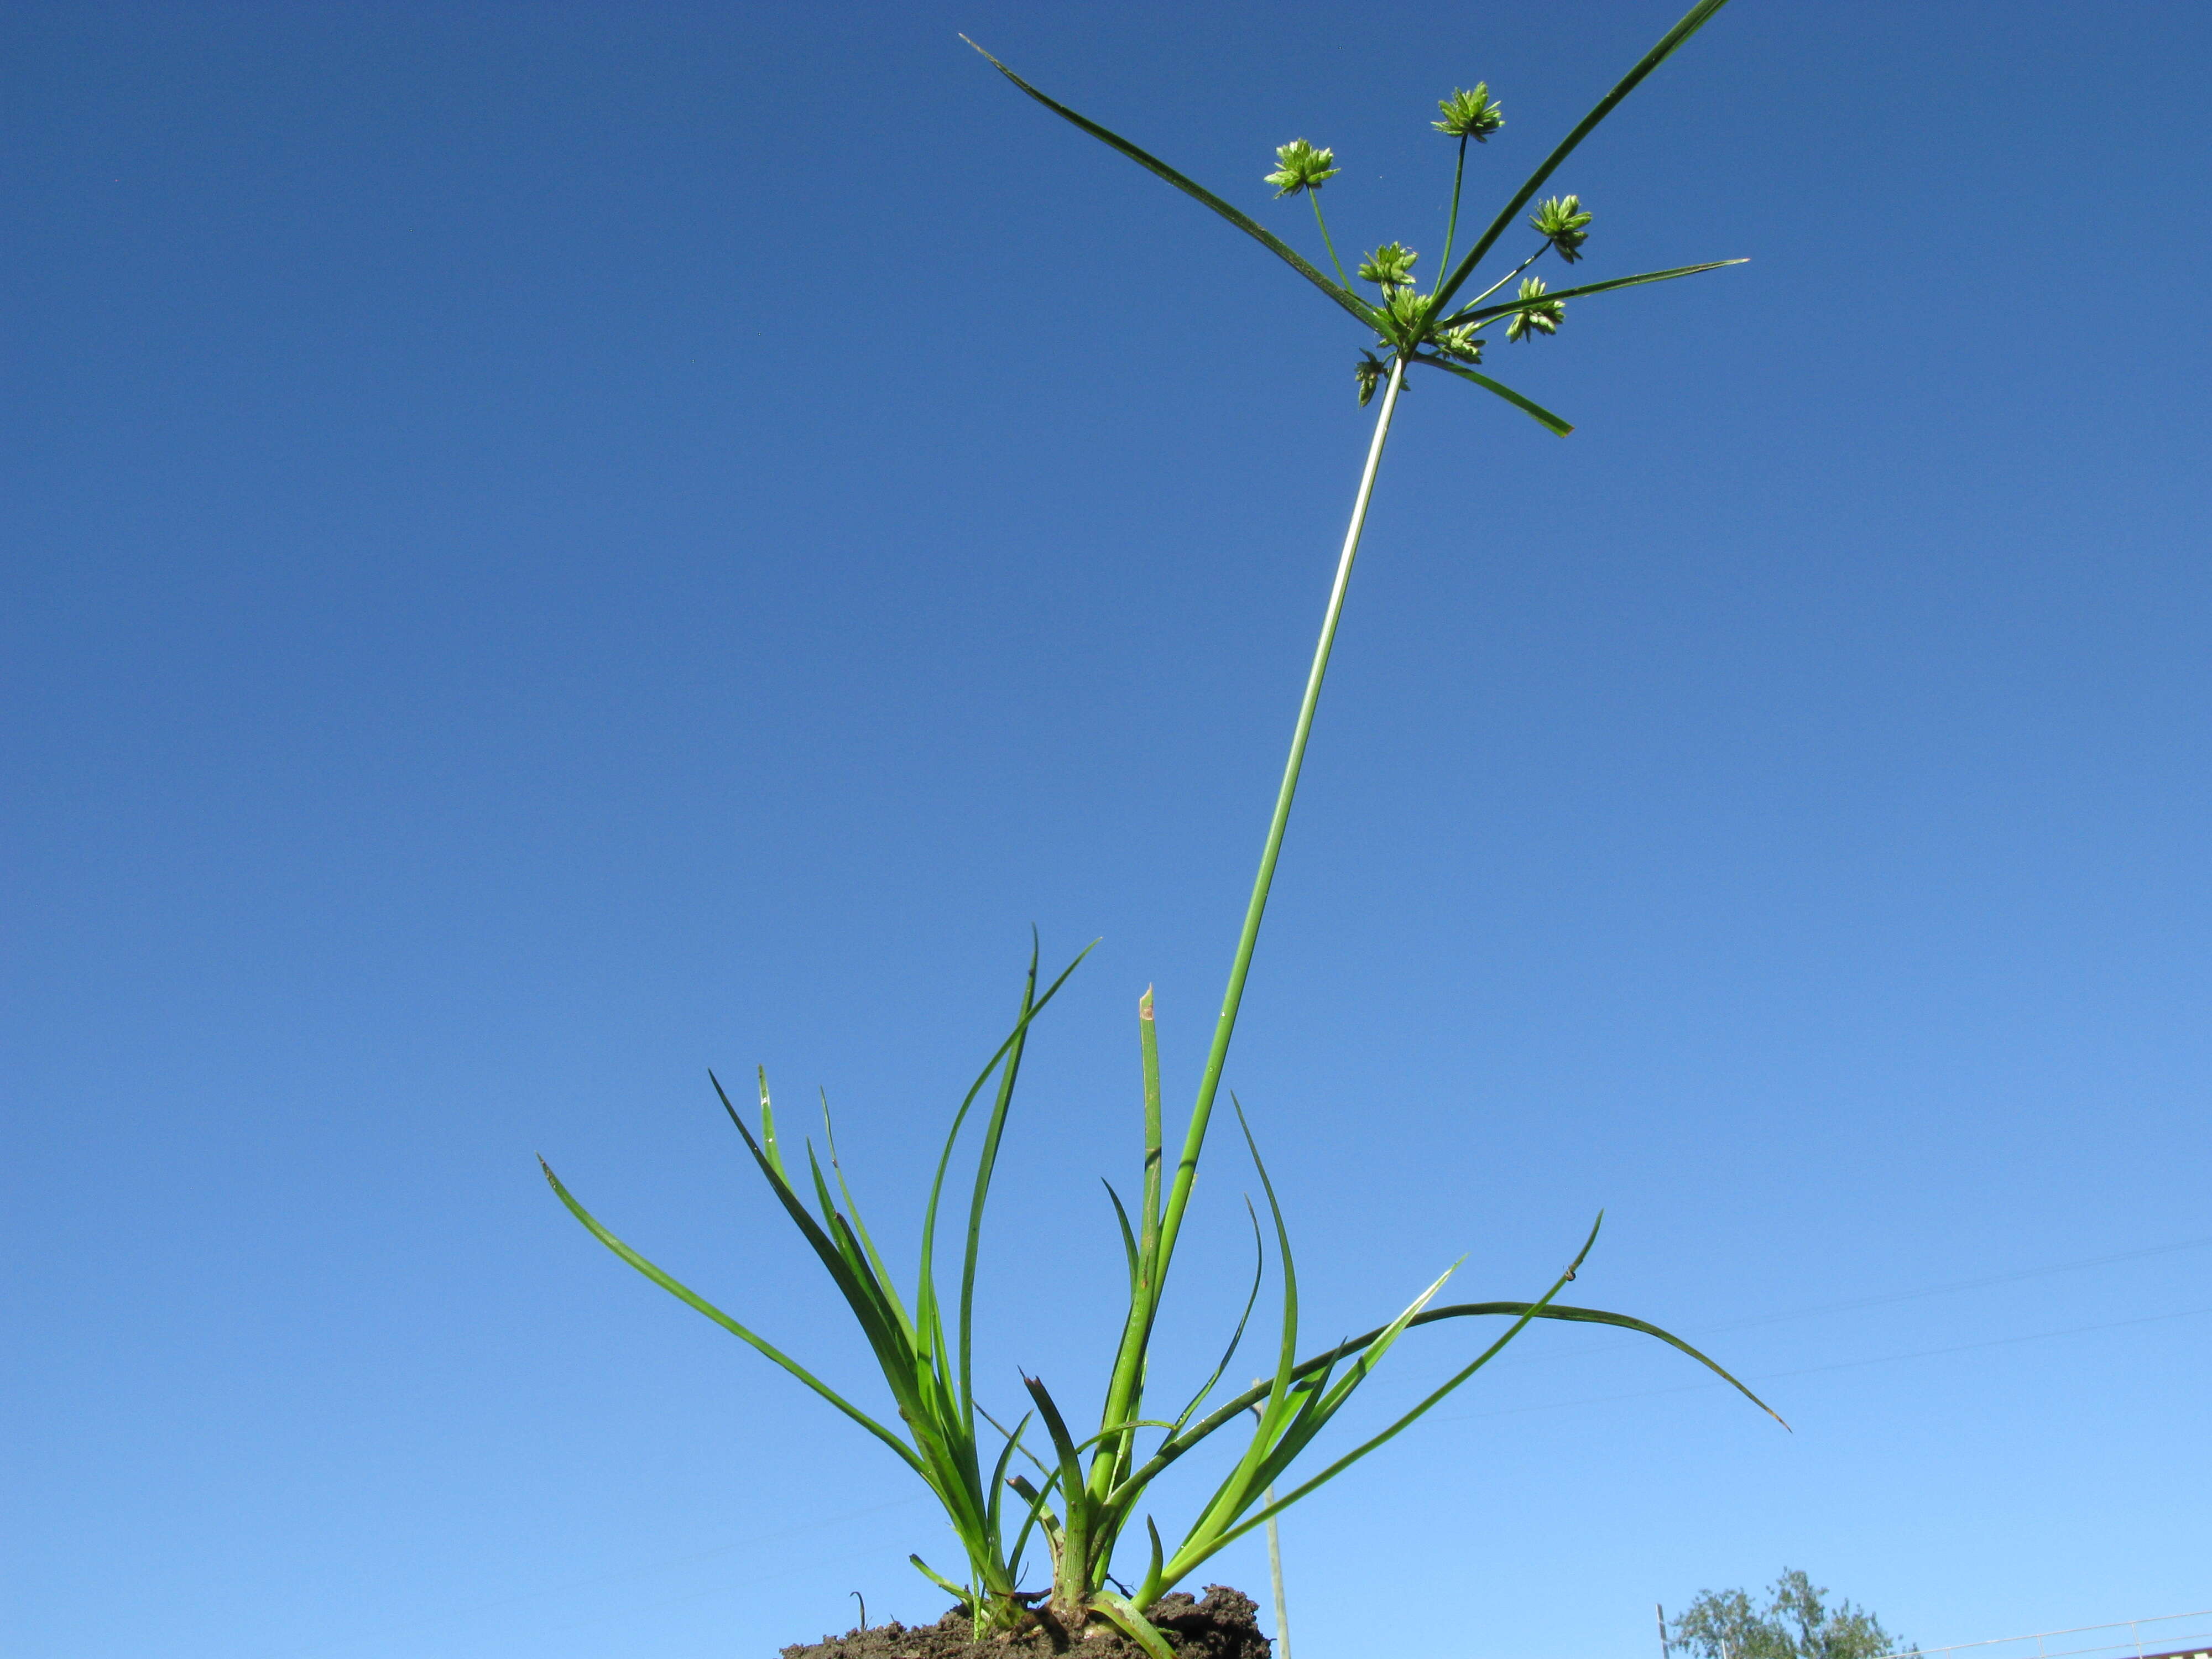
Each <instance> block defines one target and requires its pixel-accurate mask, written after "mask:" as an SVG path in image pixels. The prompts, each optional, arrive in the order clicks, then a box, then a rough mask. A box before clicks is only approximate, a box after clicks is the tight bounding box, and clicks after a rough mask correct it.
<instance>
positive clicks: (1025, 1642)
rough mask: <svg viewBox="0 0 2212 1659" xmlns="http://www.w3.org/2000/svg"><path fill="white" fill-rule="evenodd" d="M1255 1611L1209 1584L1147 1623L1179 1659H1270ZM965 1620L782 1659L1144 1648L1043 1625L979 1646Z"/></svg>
mask: <svg viewBox="0 0 2212 1659" xmlns="http://www.w3.org/2000/svg"><path fill="white" fill-rule="evenodd" d="M1259 1612H1260V1609H1259V1608H1258V1607H1255V1606H1254V1605H1253V1601H1252V1598H1251V1597H1250V1596H1249V1595H1245V1594H1244V1593H1243V1591H1242V1590H1233V1589H1230V1588H1229V1587H1228V1586H1227V1585H1225V1584H1208V1585H1207V1586H1206V1599H1205V1600H1204V1601H1195V1600H1194V1599H1193V1598H1191V1597H1190V1596H1188V1595H1184V1594H1183V1593H1182V1591H1180V1590H1176V1591H1175V1592H1173V1593H1171V1594H1170V1595H1164V1596H1162V1597H1161V1598H1160V1599H1159V1600H1158V1601H1156V1602H1154V1603H1153V1604H1152V1607H1151V1608H1150V1609H1149V1610H1148V1611H1147V1613H1146V1616H1147V1617H1148V1618H1150V1619H1151V1620H1152V1623H1153V1624H1155V1625H1157V1626H1159V1630H1160V1633H1161V1634H1162V1635H1163V1636H1165V1637H1166V1638H1168V1645H1169V1646H1170V1647H1171V1648H1173V1649H1174V1650H1176V1655H1177V1656H1178V1659H1268V1656H1269V1651H1270V1648H1269V1644H1268V1641H1267V1638H1266V1637H1265V1636H1262V1635H1261V1633H1260V1621H1259ZM970 1629H971V1626H969V1621H968V1615H967V1614H966V1613H963V1612H962V1611H961V1610H960V1609H959V1608H957V1607H955V1608H953V1609H952V1611H951V1612H950V1613H946V1614H945V1617H943V1618H942V1619H940V1620H938V1621H937V1622H936V1623H935V1624H933V1625H910V1626H909V1625H902V1624H900V1623H899V1622H898V1621H897V1620H892V1621H891V1622H890V1624H888V1625H871V1626H869V1627H868V1628H867V1629H866V1630H848V1631H847V1632H845V1633H844V1634H843V1635H842V1636H825V1637H823V1638H822V1639H821V1640H820V1641H819V1642H817V1643H815V1644H812V1645H811V1646H796V1645H794V1646H792V1647H787V1648H786V1649H785V1650H783V1659H1045V1656H1048V1655H1050V1654H1054V1653H1066V1652H1073V1654H1074V1655H1075V1656H1076V1659H1145V1653H1144V1650H1143V1649H1142V1648H1139V1646H1137V1644H1135V1643H1133V1642H1132V1641H1130V1640H1129V1638H1127V1637H1126V1636H1124V1635H1122V1634H1121V1632H1119V1631H1117V1630H1115V1629H1114V1628H1113V1627H1112V1626H1109V1625H1103V1624H1093V1625H1091V1626H1088V1627H1087V1628H1085V1629H1084V1630H1082V1631H1079V1632H1074V1633H1073V1640H1072V1641H1071V1640H1070V1639H1069V1635H1068V1633H1067V1632H1061V1631H1059V1630H1057V1629H1054V1628H1053V1627H1051V1626H1045V1625H1037V1626H1032V1627H1031V1628H1030V1629H1029V1630H1026V1631H1021V1632H1008V1633H1006V1635H1002V1636H995V1637H992V1638H988V1639H987V1640H984V1641H981V1642H978V1641H975V1640H973V1639H972V1638H971V1637H970V1634H969V1632H970Z"/></svg>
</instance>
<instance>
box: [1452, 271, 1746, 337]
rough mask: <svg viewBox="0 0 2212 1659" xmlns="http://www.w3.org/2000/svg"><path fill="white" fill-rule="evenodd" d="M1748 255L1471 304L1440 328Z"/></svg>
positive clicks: (1609, 290)
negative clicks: (1532, 295) (1535, 295)
mask: <svg viewBox="0 0 2212 1659" xmlns="http://www.w3.org/2000/svg"><path fill="white" fill-rule="evenodd" d="M1750 263H1751V261H1750V260H1748V259H1708V260H1706V261H1705V264H1701V265H1676V266H1675V267H1674V269H1673V270H1645V271H1639V272H1638V274H1637V275H1635V276H1614V277H1612V278H1609V279H1608V280H1607V281H1605V282H1602V283H1583V285H1582V286H1581V287H1580V288H1561V289H1548V290H1547V291H1546V293H1545V294H1544V295H1543V296H1542V298H1541V299H1529V300H1506V301H1500V302H1499V303H1498V304H1497V305H1494V306H1471V307H1468V309H1467V310H1465V311H1455V312H1454V313H1452V314H1451V315H1450V316H1449V317H1447V318H1445V319H1443V321H1442V322H1440V323H1438V324H1437V327H1438V328H1457V327H1460V326H1462V325H1465V324H1468V323H1486V322H1488V321H1489V320H1490V319H1492V318H1493V317H1504V316H1508V315H1510V313H1514V312H1516V311H1526V310H1528V309H1529V308H1530V307H1532V306H1536V305H1550V304H1551V303H1552V302H1553V301H1557V300H1579V299H1582V298H1583V297H1584V296H1586V295H1592V294H1610V293H1612V292H1613V289H1617V288H1637V287H1640V286H1641V285H1642V284H1644V283H1669V282H1672V281H1674V278H1676V277H1677V276H1698V275H1699V274H1700V273H1701V272H1704V271H1708V270H1726V269H1727V268H1728V267H1729V266H1730V265H1747V264H1750Z"/></svg>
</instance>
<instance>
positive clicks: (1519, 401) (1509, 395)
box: [1410, 357, 1575, 438]
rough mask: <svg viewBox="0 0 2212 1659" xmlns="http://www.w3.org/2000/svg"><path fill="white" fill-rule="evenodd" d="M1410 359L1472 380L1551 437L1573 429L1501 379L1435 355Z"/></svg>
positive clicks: (1564, 434)
mask: <svg viewBox="0 0 2212 1659" xmlns="http://www.w3.org/2000/svg"><path fill="white" fill-rule="evenodd" d="M1410 361H1412V362H1417V363H1425V364H1427V365H1428V366H1429V367H1430V368H1441V369H1442V370H1443V372H1444V373H1445V374H1456V375H1458V376H1459V377H1460V379H1461V380H1472V381H1474V384H1475V385H1477V386H1480V387H1481V388H1482V389H1483V390H1484V391H1485V392H1492V393H1494V394H1496V395H1497V396H1498V397H1500V398H1504V399H1505V401H1506V402H1507V403H1509V404H1512V405H1513V407H1514V408H1516V409H1517V410H1520V411H1521V412H1522V414H1523V415H1526V416H1528V418H1529V419H1530V420H1532V421H1534V422H1536V424H1537V425H1539V426H1541V427H1542V428H1544V429H1545V430H1546V431H1547V432H1549V433H1550V434H1552V435H1553V437H1557V438H1564V437H1565V436H1566V435H1568V434H1569V433H1570V432H1572V431H1573V430H1574V429H1575V428H1574V423H1573V422H1571V421H1569V420H1566V419H1565V418H1564V417H1562V416H1558V415H1554V414H1553V413H1552V411H1551V410H1548V409H1547V408H1545V407H1544V405H1543V404H1540V403H1538V402H1537V401H1536V400H1535V399H1534V398H1524V397H1522V395H1521V394H1520V393H1519V392H1516V391H1515V390H1514V389H1513V388H1512V387H1511V386H1506V385H1504V383H1503V382H1501V381H1498V380H1492V379H1491V378H1490V376H1488V375H1487V374H1476V373H1475V372H1474V370H1473V369H1471V368H1461V367H1460V366H1459V365H1458V364H1457V363H1447V362H1443V361H1442V360H1440V359H1438V358H1435V357H1415V358H1413V359H1411V360H1410Z"/></svg>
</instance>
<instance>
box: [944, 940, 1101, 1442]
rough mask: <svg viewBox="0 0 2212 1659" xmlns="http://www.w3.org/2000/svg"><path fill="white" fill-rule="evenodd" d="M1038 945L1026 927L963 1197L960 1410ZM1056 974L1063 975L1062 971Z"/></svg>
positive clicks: (970, 1379) (970, 1384)
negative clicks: (986, 1112)
mask: <svg viewBox="0 0 2212 1659" xmlns="http://www.w3.org/2000/svg"><path fill="white" fill-rule="evenodd" d="M1038 949H1039V945H1038V941H1037V933H1036V928H1035V927H1031V928H1030V968H1029V974H1028V976H1027V977H1026V978H1024V980H1023V981H1022V1025H1021V1028H1020V1033H1021V1034H1020V1036H1018V1038H1017V1039H1016V1040H1015V1042H1014V1045H1013V1046H1012V1048H1009V1049H1007V1050H1006V1060H1004V1062H1002V1063H1001V1065H1000V1068H999V1097H998V1099H997V1100H995V1101H994V1102H993V1103H992V1105H991V1115H990V1118H989V1120H988V1121H987V1122H986V1123H985V1124H984V1126H983V1147H982V1150H981V1152H979V1153H977V1154H976V1158H975V1188H974V1189H973V1191H972V1192H971V1193H970V1194H969V1199H968V1242H967V1249H966V1251H965V1253H964V1254H963V1255H962V1257H961V1260H960V1399H961V1401H962V1406H961V1409H962V1410H963V1412H964V1411H966V1410H967V1409H968V1408H969V1402H972V1401H974V1399H975V1377H974V1370H973V1367H972V1364H971V1356H972V1355H973V1353H974V1352H975V1261H976V1255H977V1253H978V1252H979V1251H980V1249H981V1247H982V1238H983V1206H984V1203H985V1201H986V1200H988V1199H989V1197H990V1195H991V1176H992V1175H993V1173H994V1171H995V1170H997V1169H998V1167H999V1139H1000V1136H1001V1135H1003V1134H1005V1133H1006V1110H1007V1109H1008V1108H1009V1107H1010V1106H1012V1104H1013V1100H1014V1081H1015V1079H1017V1078H1018V1077H1019V1076H1020V1075H1021V1070H1022V1054H1023V1053H1024V1050H1025V1049H1027V1048H1028V1047H1029V1024H1028V1021H1029V1018H1030V1014H1031V1012H1032V1011H1033V1009H1034V1007H1035V1005H1036V975H1037V951H1038ZM1077 960H1078V961H1080V960H1081V958H1080V957H1078V958H1077ZM1061 977H1062V978H1063V979H1064V978H1066V975H1064V974H1063V975H1061Z"/></svg>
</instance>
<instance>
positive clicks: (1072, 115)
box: [960, 34, 1376, 328]
mask: <svg viewBox="0 0 2212 1659" xmlns="http://www.w3.org/2000/svg"><path fill="white" fill-rule="evenodd" d="M960 38H961V39H962V40H968V37H967V36H966V35H964V34H963V35H962V36H961V37H960ZM968 44H969V46H975V42H974V41H973V40H968ZM975 50H976V51H977V52H982V55H983V56H984V57H985V58H988V59H989V60H990V64H991V67H992V68H994V69H995V70H998V71H999V73H1000V74H1001V75H1003V76H1006V79H1008V80H1009V81H1011V82H1013V83H1014V84H1015V85H1016V86H1018V87H1019V88H1021V89H1022V90H1023V91H1024V92H1025V93H1027V94H1029V95H1030V97H1032V98H1034V99H1036V100H1037V102H1039V103H1040V104H1042V105H1043V106H1045V107H1046V108H1047V109H1048V110H1050V111H1051V112H1053V113H1054V114H1055V115H1057V116H1059V117H1060V118H1061V119H1062V120H1064V121H1067V122H1069V123H1071V124H1072V125H1075V126H1079V127H1080V128H1082V129H1083V131H1085V132H1087V133H1089V134H1090V135H1091V137H1093V138H1096V139H1097V140H1098V141H1099V142H1100V143H1103V144H1106V145H1109V146H1110V147H1111V148H1113V149H1118V150H1120V151H1121V154H1122V155H1126V156H1127V157H1128V158H1129V159H1130V160H1131V161H1134V162H1135V163H1136V164H1137V165H1138V166H1139V167H1142V168H1144V169H1145V171H1146V172H1147V173H1152V174H1154V175H1156V176H1157V177H1158V178H1162V179H1166V180H1167V181H1168V183H1170V184H1171V185H1174V186H1175V187H1176V189H1177V190H1179V191H1182V193H1183V194H1184V195H1186V196H1188V197H1192V198H1193V199H1194V200H1196V201H1200V202H1203V203H1204V204H1206V206H1208V207H1210V208H1212V210H1214V211H1215V212H1216V213H1218V214H1219V215H1220V216H1222V217H1223V218H1225V219H1226V220H1227V221H1229V222H1230V223H1231V224H1232V225H1234V226H1236V227H1237V229H1239V230H1241V231H1243V233H1244V234H1246V235H1247V236H1249V237H1250V238H1251V239H1252V240H1254V241H1255V242H1257V243H1259V244H1260V245H1261V246H1262V247H1264V248H1266V249H1267V252H1270V253H1272V254H1273V255H1274V256H1275V257H1276V258H1279V259H1280V260H1281V261H1282V262H1283V263H1284V264H1286V265H1288V266H1290V268H1291V270H1295V271H1297V273H1298V275H1299V276H1303V277H1304V278H1305V279H1306V281H1308V282H1310V283H1312V284H1313V285H1314V286H1315V287H1316V288H1317V289H1320V290H1321V291H1322V293H1324V294H1326V295H1328V297H1329V298H1330V299H1332V300H1334V301H1336V302H1337V304H1339V305H1340V306H1342V307H1344V308H1345V309H1346V311H1348V312H1350V313H1352V315H1353V316H1355V317H1357V318H1358V319H1359V320H1360V321H1361V322H1363V323H1365V324H1366V325H1368V326H1369V327H1370V328H1372V327H1373V326H1374V325H1375V320H1376V312H1375V308H1374V307H1372V306H1370V305H1369V304H1368V303H1367V302H1366V301H1364V300H1362V299H1361V298H1360V297H1359V296H1358V295H1356V294H1354V293H1352V291H1351V290H1350V289H1346V288H1344V287H1342V286H1340V284H1338V283H1332V282H1331V281H1329V279H1328V277H1326V276H1322V273H1321V272H1320V271H1319V270H1316V269H1315V267H1314V266H1312V265H1311V264H1308V263H1307V262H1306V260H1305V259H1304V257H1302V256H1301V255H1300V254H1299V252H1298V251H1297V249H1296V248H1294V247H1292V246H1291V245H1290V244H1289V243H1288V242H1285V240H1283V239H1282V238H1281V237H1279V236H1278V235H1276V234H1274V233H1273V231H1271V230H1269V229H1267V228H1266V227H1265V226H1264V225H1261V223H1260V222H1258V221H1257V220H1255V219H1254V218H1252V217H1251V216H1249V215H1248V214H1244V213H1240V212H1238V211H1237V210H1236V209H1235V208H1233V207H1231V206H1230V205H1229V204H1228V203H1226V202H1225V201H1223V200H1222V199H1221V198H1220V197H1218V196H1216V195H1215V194H1214V193H1213V192H1212V191H1210V190H1208V189H1206V186H1205V185H1201V184H1199V183H1197V182H1196V181H1194V180H1193V179H1187V178H1185V177H1184V176H1183V175H1182V173H1177V172H1176V170H1175V169H1174V168H1173V167H1170V166H1169V165H1168V164H1167V163H1166V162H1165V161H1161V160H1160V159H1159V158H1158V156H1156V155H1150V154H1148V153H1146V151H1144V150H1141V149H1138V148H1137V146H1136V145H1134V144H1133V143H1130V142H1129V141H1128V140H1127V138H1124V137H1121V134H1119V133H1118V132H1113V131H1109V130H1108V129H1106V128H1104V127H1102V126H1100V125H1098V123H1097V122H1096V121H1094V120H1092V119H1091V118H1090V117H1088V116H1086V115H1081V114H1079V113H1077V112H1075V111H1074V110H1072V109H1070V108H1068V106H1066V105H1065V104H1063V103H1061V102H1060V101H1059V100H1057V99H1054V98H1049V97H1048V96H1046V95H1045V94H1043V93H1042V92H1039V91H1038V90H1037V89H1036V88H1035V87H1033V86H1031V85H1030V83H1029V82H1026V81H1024V80H1023V79H1022V77H1021V76H1018V75H1017V74H1015V73H1014V72H1013V70H1010V69H1008V68H1007V67H1006V65H1005V64H1001V63H1000V61H999V60H998V59H997V58H992V57H991V54H990V53H989V52H984V51H983V48H982V47H981V46H975Z"/></svg>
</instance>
